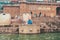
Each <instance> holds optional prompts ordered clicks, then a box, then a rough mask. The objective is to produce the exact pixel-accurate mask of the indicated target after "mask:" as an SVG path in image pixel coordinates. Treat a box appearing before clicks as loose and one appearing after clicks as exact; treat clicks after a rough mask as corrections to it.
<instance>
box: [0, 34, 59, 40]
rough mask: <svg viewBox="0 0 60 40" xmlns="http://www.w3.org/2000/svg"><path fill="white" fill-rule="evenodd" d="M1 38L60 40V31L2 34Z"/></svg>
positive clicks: (12, 39)
mask: <svg viewBox="0 0 60 40" xmlns="http://www.w3.org/2000/svg"><path fill="white" fill-rule="evenodd" d="M0 40H60V33H41V34H33V35H24V34H0Z"/></svg>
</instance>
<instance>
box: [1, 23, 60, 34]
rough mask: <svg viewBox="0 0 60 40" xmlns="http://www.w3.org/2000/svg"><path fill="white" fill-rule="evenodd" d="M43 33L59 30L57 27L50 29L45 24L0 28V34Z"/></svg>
mask: <svg viewBox="0 0 60 40" xmlns="http://www.w3.org/2000/svg"><path fill="white" fill-rule="evenodd" d="M43 32H44V33H45V32H60V28H59V27H57V26H53V27H50V26H48V25H46V24H45V23H41V24H40V25H35V24H33V25H20V24H19V25H13V26H7V25H5V27H4V26H0V33H1V34H4V33H6V34H15V33H19V34H37V33H43Z"/></svg>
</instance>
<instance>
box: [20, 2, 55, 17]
mask: <svg viewBox="0 0 60 40" xmlns="http://www.w3.org/2000/svg"><path fill="white" fill-rule="evenodd" d="M30 12H32V13H33V14H34V13H36V14H39V13H40V12H41V13H42V15H43V16H44V15H46V16H56V6H55V5H44V4H43V5H41V4H24V3H23V4H20V13H30Z"/></svg>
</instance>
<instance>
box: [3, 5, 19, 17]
mask: <svg viewBox="0 0 60 40" xmlns="http://www.w3.org/2000/svg"><path fill="white" fill-rule="evenodd" d="M19 10H20V7H18V6H4V9H3V12H4V13H10V14H11V16H13V17H14V16H15V15H19V14H20V11H19Z"/></svg>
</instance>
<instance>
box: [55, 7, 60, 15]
mask: <svg viewBox="0 0 60 40" xmlns="http://www.w3.org/2000/svg"><path fill="white" fill-rule="evenodd" d="M56 15H60V7H57V8H56Z"/></svg>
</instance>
